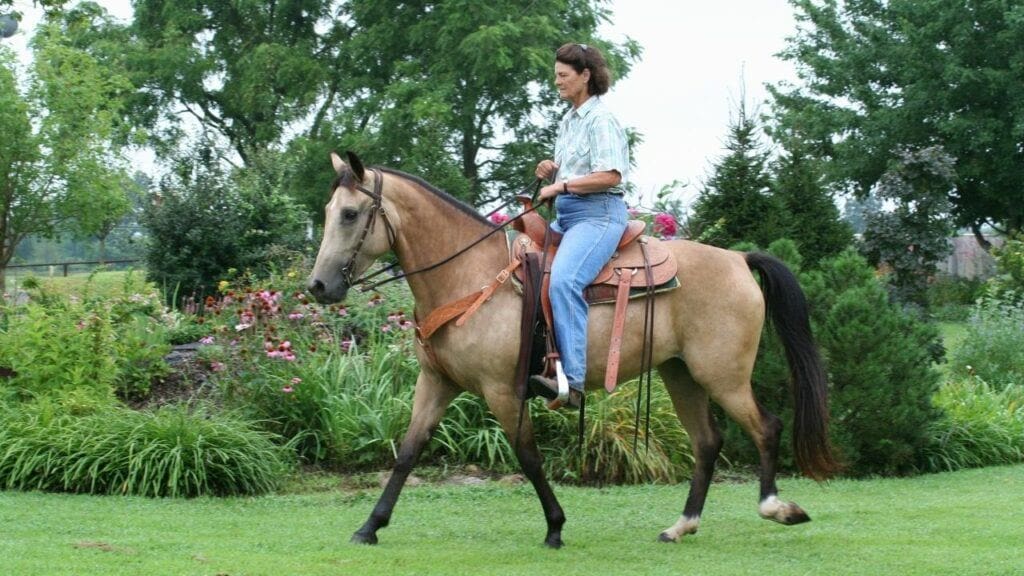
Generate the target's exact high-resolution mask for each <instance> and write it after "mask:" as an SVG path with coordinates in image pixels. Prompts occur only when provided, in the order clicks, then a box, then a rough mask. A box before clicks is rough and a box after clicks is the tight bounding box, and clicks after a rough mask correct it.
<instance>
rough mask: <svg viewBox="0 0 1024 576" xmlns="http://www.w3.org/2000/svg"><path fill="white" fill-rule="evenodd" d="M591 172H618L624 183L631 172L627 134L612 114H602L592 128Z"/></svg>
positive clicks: (595, 120)
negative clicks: (629, 171)
mask: <svg viewBox="0 0 1024 576" xmlns="http://www.w3.org/2000/svg"><path fill="white" fill-rule="evenodd" d="M588 132H589V139H590V170H591V171H592V172H605V171H608V170H616V171H618V173H619V174H620V175H621V176H622V180H623V182H625V181H626V176H627V174H628V170H629V144H628V143H627V142H626V133H625V131H623V129H622V127H621V126H619V123H618V121H617V120H615V117H614V116H612V115H611V114H601V115H600V116H598V117H597V118H595V119H594V122H593V124H592V125H591V126H590V130H589V131H588Z"/></svg>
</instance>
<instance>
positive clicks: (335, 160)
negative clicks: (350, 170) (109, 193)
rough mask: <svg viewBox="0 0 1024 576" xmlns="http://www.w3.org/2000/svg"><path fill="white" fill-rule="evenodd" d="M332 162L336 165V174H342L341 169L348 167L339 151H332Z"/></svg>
mask: <svg viewBox="0 0 1024 576" xmlns="http://www.w3.org/2000/svg"><path fill="white" fill-rule="evenodd" d="M331 164H332V165H333V166H334V173H335V174H341V171H342V170H344V169H345V168H346V165H345V161H344V160H342V159H341V156H338V153H337V152H331Z"/></svg>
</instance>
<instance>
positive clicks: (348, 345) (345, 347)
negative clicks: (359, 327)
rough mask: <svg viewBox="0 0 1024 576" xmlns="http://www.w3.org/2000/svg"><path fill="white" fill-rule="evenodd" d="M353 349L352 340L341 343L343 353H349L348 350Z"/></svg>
mask: <svg viewBox="0 0 1024 576" xmlns="http://www.w3.org/2000/svg"><path fill="white" fill-rule="evenodd" d="M351 347H352V341H351V340H342V341H341V351H342V352H348V349H349V348H351Z"/></svg>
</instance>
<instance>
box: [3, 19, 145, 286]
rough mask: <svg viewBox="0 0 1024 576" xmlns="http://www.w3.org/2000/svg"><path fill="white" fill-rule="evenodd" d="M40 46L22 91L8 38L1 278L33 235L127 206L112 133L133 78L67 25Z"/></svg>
mask: <svg viewBox="0 0 1024 576" xmlns="http://www.w3.org/2000/svg"><path fill="white" fill-rule="evenodd" d="M33 49H34V51H35V68H34V70H33V73H32V74H31V75H30V76H29V77H28V78H27V79H26V80H25V84H27V86H28V88H27V92H26V93H25V94H22V93H21V91H20V90H19V81H18V78H17V76H16V74H15V70H16V67H15V59H14V56H13V54H12V53H11V51H10V50H8V49H7V48H5V47H3V46H0V133H2V134H3V135H4V137H3V138H2V139H0V189H2V190H3V195H4V198H6V200H5V201H4V202H2V203H0V239H2V240H3V242H2V245H3V248H2V250H0V286H2V284H3V270H4V269H5V268H6V266H7V264H8V263H9V262H10V260H11V257H12V256H13V253H14V249H15V248H16V247H17V246H18V244H19V243H21V241H22V240H24V239H25V238H26V237H27V236H29V235H39V236H44V237H51V236H54V235H56V234H57V233H58V232H59V231H60V230H61V226H62V224H63V223H66V222H69V221H72V220H73V221H75V222H76V223H77V226H78V229H79V230H80V231H82V232H84V233H91V232H96V231H98V229H99V228H100V227H101V226H100V222H99V220H101V219H107V220H111V219H113V220H116V219H117V218H118V217H119V215H120V214H119V213H123V210H122V208H123V205H122V204H121V202H120V199H121V198H123V196H124V187H123V184H124V172H123V170H122V167H121V166H122V161H121V160H120V156H119V150H118V148H117V147H116V146H114V145H113V144H112V137H113V134H114V124H115V118H116V117H117V116H118V115H119V114H120V112H121V100H120V97H121V96H122V94H123V92H124V91H125V90H126V89H127V86H128V84H127V83H126V81H125V79H124V78H123V77H121V76H118V75H112V74H108V73H106V71H104V70H103V69H102V68H101V67H100V66H99V64H98V63H97V62H96V61H95V60H94V59H93V58H91V57H90V56H89V55H88V54H86V53H85V52H82V51H80V50H77V49H75V48H73V47H71V46H69V45H68V43H67V40H66V37H65V35H64V32H63V30H62V29H61V28H60V27H59V26H56V25H52V24H51V25H47V26H43V27H42V28H41V29H40V32H39V33H38V34H37V35H36V37H35V39H34V40H33ZM86 199H87V200H86Z"/></svg>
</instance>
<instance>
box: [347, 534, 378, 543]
mask: <svg viewBox="0 0 1024 576" xmlns="http://www.w3.org/2000/svg"><path fill="white" fill-rule="evenodd" d="M349 542H351V543H353V544H366V545H367V546H373V545H374V544H376V543H377V535H376V534H362V533H360V532H356V533H355V534H353V535H352V538H351V539H350V540H349Z"/></svg>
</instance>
